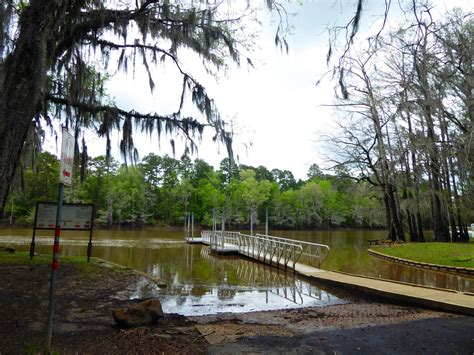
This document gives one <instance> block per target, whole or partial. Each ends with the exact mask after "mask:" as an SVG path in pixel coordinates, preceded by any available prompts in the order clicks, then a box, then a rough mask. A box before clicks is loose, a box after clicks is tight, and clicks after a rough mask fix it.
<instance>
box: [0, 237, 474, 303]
mask: <svg viewBox="0 0 474 355" xmlns="http://www.w3.org/2000/svg"><path fill="white" fill-rule="evenodd" d="M31 233H32V231H31V230H29V229H12V230H10V229H0V245H14V246H16V247H17V248H18V249H19V250H24V251H26V250H28V248H29V243H30V242H31ZM270 234H272V235H276V236H281V237H286V238H294V239H298V240H304V241H309V242H315V243H322V244H327V245H329V246H330V248H331V251H330V254H329V257H328V259H327V260H326V261H325V262H324V264H323V265H322V267H323V268H324V269H327V270H339V271H343V272H348V273H352V274H360V275H366V276H371V277H377V278H379V277H380V278H384V279H391V280H396V281H401V282H408V283H416V284H421V285H426V286H432V287H439V288H448V289H453V290H457V291H462V292H474V278H473V277H469V276H459V275H456V274H448V273H444V272H439V271H434V270H424V269H419V268H415V267H411V266H408V265H400V264H395V263H392V262H390V261H387V260H383V259H379V258H376V257H373V256H371V255H369V254H368V253H367V251H366V249H367V240H369V239H382V238H385V237H386V232H385V231H364V230H356V231H354V230H342V231H270ZM182 237H183V232H182V231H181V230H169V229H163V228H161V229H160V228H150V229H145V230H122V231H115V230H114V231H94V238H93V243H94V247H93V252H92V253H93V255H94V256H97V257H100V258H103V259H106V260H109V261H112V262H115V263H117V264H120V265H124V266H129V267H132V268H135V269H138V270H141V271H144V272H147V273H151V274H154V275H156V276H159V277H161V278H164V279H166V280H168V281H169V282H170V284H171V285H173V284H174V285H179V286H180V287H182V288H184V290H185V291H186V290H187V291H186V292H184V291H183V295H190V296H193V294H192V293H190V292H188V291H189V288H190V287H191V289H192V290H193V291H192V292H194V294H195V295H196V297H202V296H205V295H207V294H208V293H209V292H211V291H209V287H211V286H212V287H217V285H222V284H223V283H224V278H225V279H226V284H227V286H226V287H227V288H226V290H227V291H219V290H218V289H217V288H216V289H215V290H214V289H213V290H214V291H212V292H215V293H216V296H215V297H219V296H220V295H222V297H224V295H225V294H229V295H231V294H233V295H234V297H236V295H237V291H236V290H235V288H236V287H237V286H238V287H239V288H238V290H241V289H242V287H244V288H245V287H249V288H253V287H257V288H259V287H260V288H264V290H265V291H266V292H268V293H269V294H274V293H272V291H271V288H269V287H268V282H267V283H265V282H264V280H261V279H258V278H256V276H255V274H252V275H253V276H249V275H251V270H252V269H251V268H250V269H246V267H245V263H244V261H241V260H243V259H231V260H228V259H226V261H224V260H222V259H219V258H214V257H209V256H208V255H207V256H206V255H202V252H203V250H207V249H203V248H202V247H201V246H199V245H187V244H185V243H184V242H183V240H182ZM87 240H88V233H83V232H67V231H65V232H63V235H62V237H61V247H60V248H61V253H62V255H86V252H87ZM36 241H37V251H38V252H39V253H48V254H50V253H51V247H50V245H52V243H53V231H38V234H37V240H36ZM239 265H240V266H239ZM259 267H264V266H263V265H260V266H259ZM267 268H268V267H267ZM269 269H271V270H273V269H272V268H269ZM253 272H254V273H256V271H253ZM258 274H260V273H258ZM263 274H265V273H263ZM277 274H278V273H277ZM271 275H272V277H275V276H274V275H273V274H271ZM278 275H279V274H278ZM246 278H247V281H245V282H243V281H240V280H244V279H246ZM267 281H269V280H267ZM272 281H275V282H277V281H278V282H279V285H286V284H285V283H284V279H282V277H281V276H277V280H272ZM289 284H290V285H291V282H290V283H289ZM190 285H192V286H190ZM276 290H279V291H278V292H280V295H281V294H284V292H286V293H287V295H289V298H291V297H292V293H291V292H290V290H287V291H284V289H283V288H281V287H278V288H275V290H274V292H275V293H277V294H278V292H277V291H276ZM246 291H249V290H246ZM173 292H174V291H173ZM296 296H298V294H297V293H296ZM185 297H188V296H185ZM229 297H230V296H229ZM260 297H265V298H266V295H260ZM278 297H280V296H278ZM296 298H297V297H296ZM183 302H184V301H183Z"/></svg>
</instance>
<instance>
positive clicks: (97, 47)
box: [0, 0, 362, 216]
mask: <svg viewBox="0 0 474 355" xmlns="http://www.w3.org/2000/svg"><path fill="white" fill-rule="evenodd" d="M259 4H261V5H262V6H266V7H267V8H268V9H269V10H270V11H274V12H275V13H276V14H277V15H278V16H277V19H279V21H278V22H277V29H276V34H275V44H276V45H277V46H280V47H281V48H282V49H288V43H287V42H286V39H285V32H286V31H287V29H288V22H287V16H288V14H287V13H286V11H285V8H284V7H283V6H282V4H280V3H279V2H277V1H273V0H270V1H261V3H260V2H259ZM357 4H358V6H356V8H355V16H354V18H353V19H352V20H351V21H350V23H349V24H348V25H347V28H352V31H351V40H352V38H353V35H354V34H355V32H357V29H358V23H359V18H360V14H361V12H362V0H358V2H357ZM253 5H255V3H254V4H251V2H250V1H242V2H232V1H218V2H214V1H212V2H211V1H190V0H139V1H114V0H111V1H102V0H75V1H71V0H67V1H50V0H30V1H23V0H6V1H3V2H2V3H1V4H0V136H1V137H2V140H1V141H0V216H1V215H2V214H3V208H4V205H5V201H6V197H7V194H8V191H9V189H10V185H11V183H12V181H13V177H14V173H15V171H16V169H17V166H18V165H19V162H20V157H21V154H22V152H24V150H25V147H26V146H30V147H33V150H34V149H35V148H37V147H38V145H39V144H40V143H41V137H42V136H44V131H45V129H47V127H49V128H51V127H53V126H54V122H58V121H59V122H60V123H61V124H62V125H64V126H66V127H67V128H68V129H69V130H71V131H73V132H74V135H75V138H76V147H75V152H76V155H77V156H79V154H81V155H82V159H81V164H82V171H84V168H85V162H86V161H87V159H86V158H87V147H86V144H85V141H84V140H82V142H81V136H82V135H81V132H82V130H84V129H91V130H95V131H96V132H97V134H98V135H99V136H100V137H103V138H104V139H105V141H106V147H107V148H106V156H107V157H109V156H110V154H109V153H110V139H111V133H112V131H113V130H119V131H120V133H121V142H120V149H121V152H122V154H123V156H124V157H125V159H127V160H133V159H136V158H137V151H136V149H135V145H134V140H133V138H134V135H133V133H134V132H135V131H136V130H139V131H142V132H147V133H149V134H152V133H154V134H157V135H158V136H159V137H162V136H163V135H166V134H168V138H169V140H170V144H171V145H172V147H174V145H175V138H176V137H177V136H181V137H182V138H183V139H184V141H185V152H188V151H193V150H194V149H195V148H196V139H199V138H200V137H201V134H202V132H203V130H204V129H206V128H209V129H211V130H213V132H214V140H216V141H220V142H223V143H224V144H225V146H226V147H227V149H228V152H229V157H230V159H232V148H231V141H232V134H231V132H230V130H229V129H228V128H227V126H226V123H225V122H224V120H223V119H222V118H221V116H220V115H219V112H218V110H217V108H216V106H215V103H214V101H213V100H212V98H211V97H209V95H208V94H207V91H206V89H205V87H204V86H203V85H202V84H201V83H200V82H199V81H198V80H197V79H196V78H195V77H194V76H193V75H192V73H189V72H187V71H186V70H185V69H184V68H183V66H182V64H181V61H180V55H181V53H182V51H183V50H185V51H188V52H189V51H190V52H193V53H195V54H196V55H197V56H198V57H199V58H200V60H201V61H202V64H203V67H204V68H206V69H207V70H208V71H209V72H210V73H213V72H214V71H215V70H218V69H219V68H221V67H223V66H225V64H226V63H227V62H229V61H231V62H234V63H237V64H240V63H241V62H247V63H250V64H251V63H252V62H251V58H247V57H246V55H245V53H246V49H248V46H249V43H250V42H249V41H247V39H248V38H249V37H248V36H249V33H248V32H246V31H247V28H246V26H245V23H244V22H243V20H244V19H245V18H246V17H248V15H249V14H250V13H252V6H253ZM160 62H168V63H171V64H172V65H174V66H175V68H176V69H177V71H178V72H179V73H180V75H181V84H182V90H181V94H180V98H179V105H178V106H177V107H176V109H175V110H174V112H167V113H159V112H154V113H144V112H138V111H136V110H125V109H123V108H121V107H118V106H116V105H115V104H114V103H113V102H110V100H109V99H108V97H107V93H106V92H105V91H104V80H106V79H107V74H106V72H107V70H108V69H109V70H123V71H132V72H133V71H134V70H135V68H136V67H138V66H140V67H142V68H144V69H145V70H146V72H147V73H148V76H149V86H150V89H151V90H153V89H154V88H155V86H156V85H159V84H160V82H159V78H155V77H153V75H152V69H151V68H152V67H153V66H155V65H157V64H158V63H160ZM188 100H190V101H191V102H192V104H193V105H194V107H195V108H196V109H197V112H199V114H197V115H193V116H189V115H187V114H186V113H185V112H184V111H183V107H184V105H185V103H186V102H187V101H188Z"/></svg>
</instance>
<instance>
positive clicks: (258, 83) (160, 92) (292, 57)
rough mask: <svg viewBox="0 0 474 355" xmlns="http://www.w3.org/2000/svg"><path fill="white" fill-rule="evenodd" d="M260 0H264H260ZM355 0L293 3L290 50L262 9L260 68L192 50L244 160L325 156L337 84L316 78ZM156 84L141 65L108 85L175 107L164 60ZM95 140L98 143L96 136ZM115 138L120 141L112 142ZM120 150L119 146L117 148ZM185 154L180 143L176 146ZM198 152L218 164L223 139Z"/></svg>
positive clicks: (175, 82) (126, 101) (368, 15)
mask: <svg viewBox="0 0 474 355" xmlns="http://www.w3.org/2000/svg"><path fill="white" fill-rule="evenodd" d="M262 3H263V1H262ZM354 3H355V1H353V0H307V1H305V2H304V4H303V5H299V4H290V5H288V11H289V12H290V13H293V14H294V15H293V16H290V22H291V25H292V26H293V31H292V32H293V33H292V35H291V36H289V37H288V42H289V52H288V54H286V53H282V52H281V51H280V50H279V49H278V48H276V47H275V45H274V34H275V25H276V19H272V16H271V15H270V14H268V13H266V14H264V15H263V27H262V29H261V33H260V39H259V40H258V45H257V46H256V47H255V48H254V52H253V53H252V60H253V62H254V64H255V68H248V67H247V66H245V65H244V66H242V67H240V68H236V67H233V66H231V67H230V68H229V70H228V71H227V72H226V73H219V74H218V76H217V78H214V77H210V76H207V75H205V74H204V73H203V71H202V68H201V67H200V63H199V62H196V60H195V58H194V59H193V58H191V57H190V59H189V60H186V56H184V58H183V65H184V66H185V67H186V68H187V69H188V70H189V71H190V72H191V73H193V75H195V76H196V78H197V79H198V80H199V81H201V82H202V83H204V84H205V86H206V87H207V89H208V92H209V94H210V96H211V97H213V98H214V99H215V101H216V104H217V106H218V108H219V110H220V112H221V114H222V116H223V117H224V118H225V119H226V120H227V121H232V122H233V124H234V127H235V133H236V135H235V144H234V151H235V153H236V155H238V157H239V161H240V163H242V164H246V165H253V166H258V165H264V166H265V167H267V168H268V169H270V170H271V169H273V168H278V169H281V170H284V169H288V170H290V171H292V172H293V173H294V175H295V177H296V178H301V179H304V178H306V173H307V171H308V168H309V166H310V165H311V164H313V163H315V162H316V163H318V164H323V161H324V152H321V148H320V146H318V144H317V143H316V141H317V140H318V137H319V136H320V135H321V134H323V133H324V132H325V131H327V130H328V129H330V126H331V122H332V120H333V119H334V113H333V112H332V111H331V109H329V108H324V107H321V105H323V104H329V103H331V102H332V100H333V96H334V90H333V86H334V84H332V83H331V82H329V80H326V81H325V82H323V84H322V85H320V86H318V87H317V86H316V85H315V83H316V81H317V80H318V79H319V78H320V76H321V75H322V74H323V73H325V72H326V71H327V70H328V67H327V65H326V53H327V50H328V36H327V31H326V28H327V27H330V26H332V25H334V24H336V23H339V24H340V23H343V22H344V21H346V20H347V19H348V18H350V16H352V14H353V11H354V9H355V4H354ZM435 3H436V6H438V7H439V9H440V11H442V12H443V11H445V10H446V8H450V7H452V6H453V5H461V6H462V7H464V8H467V9H472V8H473V0H460V1H457V0H456V1H455V0H450V1H446V3H448V4H449V5H446V4H445V1H442V0H439V1H435ZM365 7H366V9H367V10H366V11H365V12H364V15H363V19H362V23H363V27H362V28H361V31H360V36H359V38H361V39H362V38H363V37H364V35H365V34H366V33H368V32H369V31H370V29H369V27H370V26H371V25H374V24H375V26H376V25H377V23H379V21H380V17H379V16H378V15H380V14H382V13H383V8H384V2H383V1H382V0H370V1H366V2H365ZM399 18H400V16H399V10H398V5H397V4H394V5H393V9H392V15H391V19H392V20H391V25H393V26H395V22H396V21H397V20H398V19H399ZM154 75H155V81H156V84H157V88H156V90H155V92H154V93H153V94H151V93H150V91H149V89H148V78H147V77H146V75H145V73H144V72H143V71H141V70H140V69H139V68H137V70H136V71H135V76H134V78H132V75H131V74H129V75H128V76H124V75H121V74H117V75H115V76H114V77H113V78H112V79H111V80H110V83H109V85H108V88H109V89H108V90H109V94H110V95H111V96H112V97H114V98H115V101H116V103H117V105H118V106H121V107H123V108H125V109H136V110H138V111H141V112H159V113H169V112H172V111H174V110H175V109H176V107H177V102H178V101H177V100H178V99H179V94H177V93H178V91H179V89H180V84H181V82H180V80H179V79H177V76H176V72H175V70H174V69H173V67H172V66H167V65H164V66H162V67H160V68H158V70H157V71H156V72H155V74H154ZM89 140H90V142H89V143H93V144H92V148H91V149H90V154H91V155H99V154H104V149H103V146H104V145H103V144H102V143H101V144H98V142H97V139H96V138H90V139H89ZM94 142H95V143H97V144H94ZM168 142H169V138H168V139H167V138H165V139H163V141H162V142H161V143H159V142H158V141H157V140H156V139H149V138H147V137H140V138H139V139H136V141H135V143H136V145H137V147H138V149H139V152H140V156H141V157H143V156H145V155H146V154H148V153H149V152H154V153H156V154H166V153H168V154H169V153H170V148H169V143H168ZM115 146H118V141H117V142H115ZM117 151H118V150H117ZM176 155H177V158H179V156H180V151H179V147H178V149H177V152H176ZM196 157H199V158H201V159H204V160H206V161H207V162H209V163H211V164H213V165H215V166H218V164H219V162H220V161H221V160H222V159H223V158H225V157H226V150H225V149H224V147H220V149H219V147H217V146H216V145H215V144H214V143H212V142H210V137H209V136H206V135H205V136H204V139H203V143H202V144H201V145H200V146H199V151H198V154H197V155H196Z"/></svg>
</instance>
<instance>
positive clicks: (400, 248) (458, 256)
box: [373, 242, 474, 268]
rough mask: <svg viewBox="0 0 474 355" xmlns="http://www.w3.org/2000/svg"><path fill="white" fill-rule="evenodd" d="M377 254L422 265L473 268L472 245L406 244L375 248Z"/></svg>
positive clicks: (473, 245)
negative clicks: (421, 263)
mask: <svg viewBox="0 0 474 355" xmlns="http://www.w3.org/2000/svg"><path fill="white" fill-rule="evenodd" d="M373 249H374V250H376V251H378V252H379V253H383V254H387V255H390V256H395V257H398V258H402V259H407V260H412V261H418V262H423V263H430V264H438V265H447V266H457V267H468V268H474V243H473V242H470V243H467V244H465V243H407V244H402V245H396V246H393V247H391V248H384V247H375V248H373Z"/></svg>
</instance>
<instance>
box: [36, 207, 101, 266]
mask: <svg viewBox="0 0 474 355" xmlns="http://www.w3.org/2000/svg"><path fill="white" fill-rule="evenodd" d="M94 211H95V208H94V205H90V204H79V203H65V204H63V205H62V211H61V222H60V227H61V230H71V231H89V243H88V244H87V262H89V261H90V257H91V255H92V230H93V224H94V223H93V222H94ZM56 212H57V205H56V204H55V203H52V202H38V203H37V204H36V212H35V221H34V225H33V237H32V240H31V245H30V259H33V256H34V255H35V237H36V230H37V229H39V230H42V229H49V230H54V229H55V228H56Z"/></svg>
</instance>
